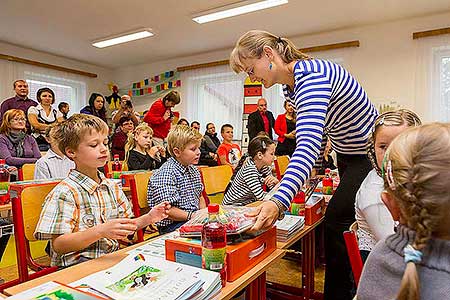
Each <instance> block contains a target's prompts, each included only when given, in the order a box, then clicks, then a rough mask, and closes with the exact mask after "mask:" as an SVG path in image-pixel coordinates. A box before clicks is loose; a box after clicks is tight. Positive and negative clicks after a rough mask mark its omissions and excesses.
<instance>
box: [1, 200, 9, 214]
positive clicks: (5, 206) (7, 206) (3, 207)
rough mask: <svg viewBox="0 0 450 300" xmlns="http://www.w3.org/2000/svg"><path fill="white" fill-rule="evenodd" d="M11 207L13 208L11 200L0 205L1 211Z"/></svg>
mask: <svg viewBox="0 0 450 300" xmlns="http://www.w3.org/2000/svg"><path fill="white" fill-rule="evenodd" d="M11 208H12V204H11V202H9V203H8V204H2V205H0V212H1V211H8V210H11Z"/></svg>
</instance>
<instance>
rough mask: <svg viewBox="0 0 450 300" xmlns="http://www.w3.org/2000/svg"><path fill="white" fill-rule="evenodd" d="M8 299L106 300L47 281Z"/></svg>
mask: <svg viewBox="0 0 450 300" xmlns="http://www.w3.org/2000/svg"><path fill="white" fill-rule="evenodd" d="M8 299H17V300H35V299H36V300H44V299H45V300H53V299H55V300H59V299H76V300H98V299H105V300H106V299H107V298H103V297H100V296H97V295H94V294H91V293H87V292H84V291H81V290H78V289H75V288H73V287H70V286H67V285H65V284H62V283H59V282H56V281H49V282H46V283H43V284H41V285H38V286H36V287H34V288H31V289H29V290H26V291H24V292H22V293H19V294H16V295H14V296H11V297H9V298H8Z"/></svg>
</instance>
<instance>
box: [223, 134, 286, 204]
mask: <svg viewBox="0 0 450 300" xmlns="http://www.w3.org/2000/svg"><path fill="white" fill-rule="evenodd" d="M274 159H275V143H274V142H273V141H272V140H271V139H270V138H269V137H267V136H265V135H258V136H256V137H255V138H253V139H252V140H251V141H250V143H249V144H248V153H246V154H245V155H244V156H242V158H241V160H240V161H239V164H238V165H237V167H236V169H235V170H234V174H233V176H232V177H231V181H230V183H229V184H228V186H227V188H226V190H225V196H224V198H223V201H222V204H223V205H247V204H249V203H251V202H255V201H262V200H263V199H264V196H265V195H266V192H265V191H264V190H263V184H265V185H267V186H268V187H272V186H274V185H275V184H277V183H278V179H276V178H275V177H274V176H272V163H273V160H274Z"/></svg>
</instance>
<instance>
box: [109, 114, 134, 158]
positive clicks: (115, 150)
mask: <svg viewBox="0 0 450 300" xmlns="http://www.w3.org/2000/svg"><path fill="white" fill-rule="evenodd" d="M118 125H119V128H118V129H117V131H116V132H114V134H113V135H112V137H111V140H112V141H111V152H112V155H113V156H114V155H115V154H118V155H119V159H120V160H124V159H125V145H126V143H127V139H128V133H129V132H130V131H133V129H134V123H133V120H132V119H131V118H130V117H122V118H120V120H119V123H118Z"/></svg>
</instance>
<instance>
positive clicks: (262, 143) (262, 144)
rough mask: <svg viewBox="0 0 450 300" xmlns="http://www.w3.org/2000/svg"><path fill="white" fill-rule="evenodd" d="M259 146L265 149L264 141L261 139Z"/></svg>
mask: <svg viewBox="0 0 450 300" xmlns="http://www.w3.org/2000/svg"><path fill="white" fill-rule="evenodd" d="M261 147H262V148H263V149H266V142H264V141H261Z"/></svg>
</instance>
